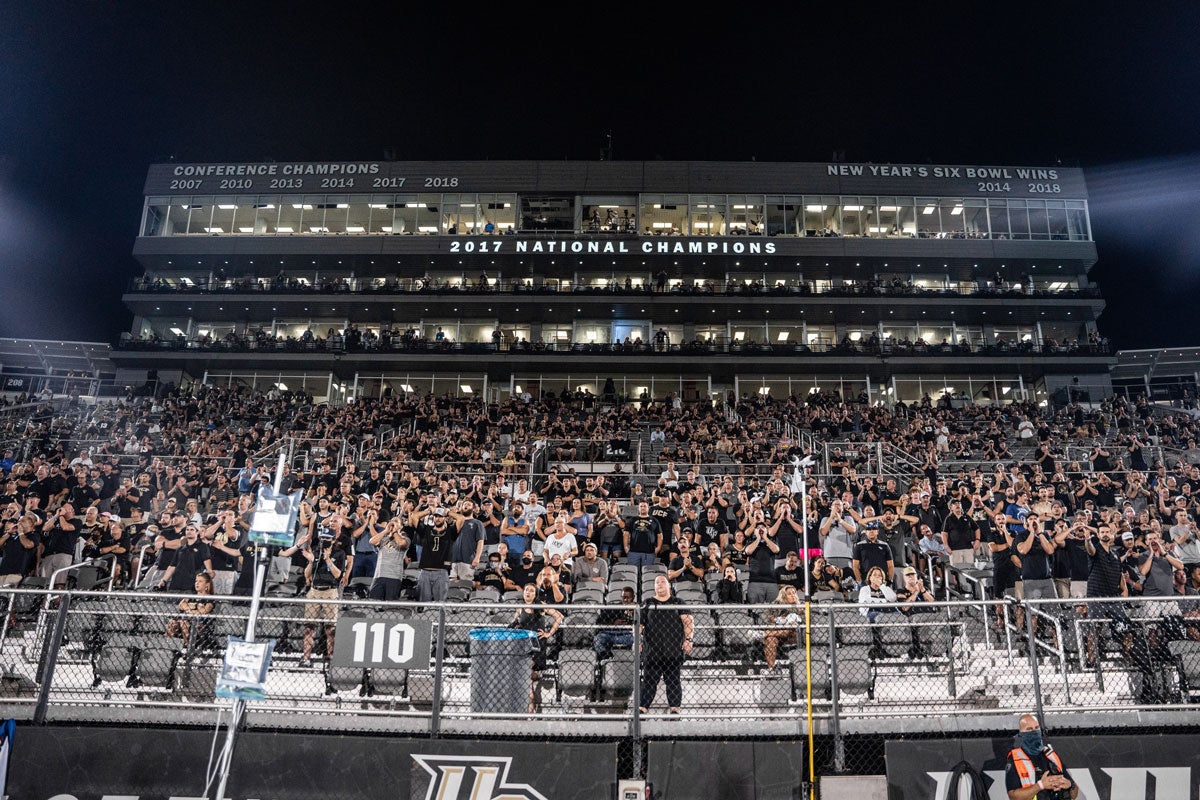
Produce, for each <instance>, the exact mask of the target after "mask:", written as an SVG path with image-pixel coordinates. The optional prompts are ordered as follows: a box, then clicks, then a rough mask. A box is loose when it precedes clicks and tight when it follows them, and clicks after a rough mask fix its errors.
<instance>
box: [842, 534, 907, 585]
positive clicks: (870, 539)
mask: <svg viewBox="0 0 1200 800" xmlns="http://www.w3.org/2000/svg"><path fill="white" fill-rule="evenodd" d="M866 536H867V538H866V539H864V540H863V541H861V542H859V543H858V544H856V545H855V546H854V560H853V561H852V562H851V568H852V569H853V570H854V579H855V580H856V581H858V582H859V583H862V582H863V576H864V575H865V574H866V573H868V572H870V571H871V569H872V567H878V568H879V569H881V570H883V575H884V577H885V578H886V579H887V581H888V583H891V582H892V581H894V580H895V579H896V564H895V562H894V561H893V560H892V548H891V547H889V546H888V545H887V544H886V543H885V542H881V541H879V529H878V528H872V527H868V528H867V529H866Z"/></svg>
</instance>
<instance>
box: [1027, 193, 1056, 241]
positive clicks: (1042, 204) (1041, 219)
mask: <svg viewBox="0 0 1200 800" xmlns="http://www.w3.org/2000/svg"><path fill="white" fill-rule="evenodd" d="M1025 205H1026V206H1027V207H1028V210H1029V238H1030V239H1035V240H1043V241H1044V240H1046V239H1049V238H1050V225H1049V221H1048V219H1047V217H1046V201H1045V200H1028V201H1026V203H1025Z"/></svg>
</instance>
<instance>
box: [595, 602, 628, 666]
mask: <svg viewBox="0 0 1200 800" xmlns="http://www.w3.org/2000/svg"><path fill="white" fill-rule="evenodd" d="M633 606H634V594H633V587H632V586H626V587H625V588H624V589H622V590H621V604H620V605H619V606H615V607H614V606H607V607H605V608H604V609H603V610H602V611H601V612H600V616H599V618H598V619H597V620H596V634H595V635H594V636H593V637H592V651H593V652H594V653H595V654H596V660H597V661H600V660H602V659H605V658H608V657H609V656H611V655H612V649H613V647H632V646H633Z"/></svg>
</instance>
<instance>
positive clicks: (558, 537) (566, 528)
mask: <svg viewBox="0 0 1200 800" xmlns="http://www.w3.org/2000/svg"><path fill="white" fill-rule="evenodd" d="M574 530H575V529H574V528H573V527H571V525H569V524H568V522H567V515H566V514H565V513H560V514H559V515H558V516H557V517H555V519H554V527H553V528H552V529H551V532H550V535H549V536H547V537H546V547H545V549H544V550H542V558H543V559H544V560H545V562H546V563H547V564H549V563H550V559H551V558H553V557H554V556H555V555H556V554H557V555H560V556H562V560H563V563H564V564H566V565H567V566H568V567H569V566H571V562H572V560H573V559H574V558H575V556H577V555H579V543H578V541H577V540H576V539H575V534H574V533H572V531H574Z"/></svg>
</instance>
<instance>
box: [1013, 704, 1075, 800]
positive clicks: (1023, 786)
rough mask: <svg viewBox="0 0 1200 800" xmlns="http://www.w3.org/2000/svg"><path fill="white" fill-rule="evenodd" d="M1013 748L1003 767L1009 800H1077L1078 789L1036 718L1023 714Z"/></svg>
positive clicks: (1018, 724) (1018, 723)
mask: <svg viewBox="0 0 1200 800" xmlns="http://www.w3.org/2000/svg"><path fill="white" fill-rule="evenodd" d="M1013 745H1014V746H1013V749H1012V750H1010V751H1009V753H1008V759H1007V763H1005V765H1004V785H1005V788H1006V789H1008V800H1034V799H1035V798H1040V800H1075V798H1076V797H1077V796H1078V795H1079V786H1078V785H1077V784H1076V783H1075V781H1074V780H1073V779H1072V778H1071V774H1070V773H1069V772H1067V771H1066V770H1065V769H1064V768H1063V764H1062V759H1061V758H1059V757H1058V753H1056V752H1054V748H1053V747H1051V746H1050V745H1048V744H1046V743H1045V742H1043V741H1042V730H1041V725H1040V724H1038V721H1037V717H1035V716H1033V715H1032V714H1022V715H1021V719H1020V720H1019V721H1018V722H1017V735H1016V737H1014V739H1013Z"/></svg>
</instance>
